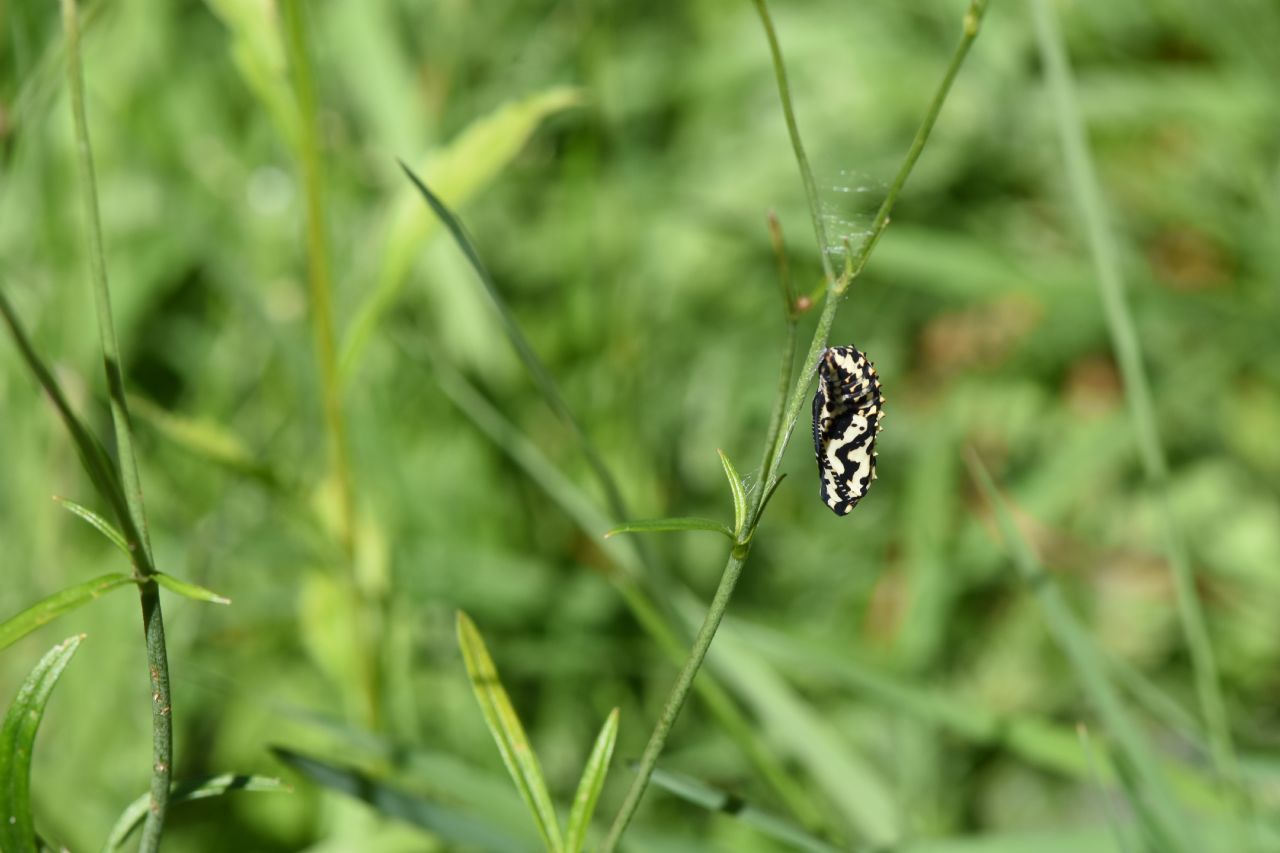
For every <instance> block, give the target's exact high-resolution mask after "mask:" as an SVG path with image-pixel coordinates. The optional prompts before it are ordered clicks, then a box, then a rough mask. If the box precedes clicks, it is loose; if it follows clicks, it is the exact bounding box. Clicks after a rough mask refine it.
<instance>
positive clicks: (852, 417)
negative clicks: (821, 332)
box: [813, 347, 884, 515]
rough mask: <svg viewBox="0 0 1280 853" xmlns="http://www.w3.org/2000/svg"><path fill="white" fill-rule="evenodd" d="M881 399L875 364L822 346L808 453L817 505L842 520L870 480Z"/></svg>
mask: <svg viewBox="0 0 1280 853" xmlns="http://www.w3.org/2000/svg"><path fill="white" fill-rule="evenodd" d="M883 417H884V398H883V397H882V396H881V394H880V378H879V377H878V376H876V368H875V365H874V364H872V363H871V362H870V361H868V360H867V357H866V356H865V355H863V354H862V353H861V352H859V351H858V350H857V348H856V347H828V348H827V349H826V350H825V351H824V352H823V353H822V358H821V359H820V360H819V361H818V391H817V393H816V394H814V395H813V450H814V453H815V454H816V455H817V457H818V479H819V480H820V481H821V484H822V500H823V502H824V503H826V505H827V506H829V507H831V511H832V512H834V513H835V514H836V515H848V514H849V513H851V512H853V508H854V507H855V506H857V505H858V501H860V500H862V498H863V496H865V495H866V493H867V490H868V489H870V488H871V481H872V480H874V479H875V478H876V435H877V434H878V433H879V432H880V420H881V418H883Z"/></svg>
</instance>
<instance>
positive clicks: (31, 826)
mask: <svg viewBox="0 0 1280 853" xmlns="http://www.w3.org/2000/svg"><path fill="white" fill-rule="evenodd" d="M82 639H84V635H83V634H80V635H77V636H75V637H69V638H67V639H66V640H63V641H62V642H61V643H59V644H58V645H56V646H54V647H53V648H52V649H50V650H49V652H48V653H47V654H46V655H45V656H44V657H42V658H41V659H40V662H39V663H37V664H36V665H35V668H34V669H32V670H31V674H30V675H28V676H27V680H26V681H24V682H22V686H21V687H19V688H18V695H17V696H15V697H14V699H13V702H12V703H11V704H10V705H9V711H8V713H7V714H5V718H4V725H3V726H0V850H13V851H19V850H35V849H36V829H35V822H34V819H33V817H32V814H31V750H32V747H33V746H34V745H35V740H36V730H37V729H38V728H39V727H40V720H41V718H43V717H44V707H45V703H46V702H48V701H49V694H50V693H51V692H53V686H54V685H55V684H57V683H58V678H59V676H61V675H62V670H63V669H65V668H66V666H67V663H68V662H69V661H70V660H71V656H72V655H74V654H75V652H76V649H77V648H78V647H79V646H80V641H81V640H82Z"/></svg>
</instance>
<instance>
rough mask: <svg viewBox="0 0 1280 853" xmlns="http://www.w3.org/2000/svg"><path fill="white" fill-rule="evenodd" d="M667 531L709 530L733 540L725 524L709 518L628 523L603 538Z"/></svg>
mask: <svg viewBox="0 0 1280 853" xmlns="http://www.w3.org/2000/svg"><path fill="white" fill-rule="evenodd" d="M669 530H711V531H714V532H716V533H723V534H724V535H725V536H727V537H729V538H730V539H732V538H733V531H732V530H730V529H729V526H728V525H727V524H725V523H724V522H721V521H715V520H714V519H710V518H654V519H647V520H644V521H628V522H627V523H625V524H619V525H618V526H617V527H615V528H613V529H612V530H610V531H609V532H608V533H606V534H605V535H604V538H605V539H608V538H609V537H611V536H617V535H618V534H619V533H660V532H664V531H669Z"/></svg>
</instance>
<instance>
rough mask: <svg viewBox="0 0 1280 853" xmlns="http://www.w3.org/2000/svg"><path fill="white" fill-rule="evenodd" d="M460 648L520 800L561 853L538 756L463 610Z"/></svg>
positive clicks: (561, 843)
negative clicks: (522, 799)
mask: <svg viewBox="0 0 1280 853" xmlns="http://www.w3.org/2000/svg"><path fill="white" fill-rule="evenodd" d="M458 645H459V646H461V648H462V657H463V660H464V661H465V662H466V665H467V675H468V676H470V678H471V688H472V690H474V691H475V694H476V701H478V702H479V703H480V710H481V711H482V712H483V713H484V721H485V723H486V724H488V726H489V731H490V733H492V734H493V739H494V742H495V743H497V745H498V751H499V752H500V753H501V754H502V760H503V762H504V763H505V764H506V765H507V770H508V771H509V772H510V773H511V778H512V779H513V780H514V781H515V783H516V788H517V789H518V790H519V791H520V796H521V797H523V798H524V801H525V804H526V805H527V806H528V807H529V813H530V814H531V815H532V816H533V821H534V823H535V824H536V825H537V827H538V834H539V835H541V836H542V841H543V843H544V844H545V845H546V847H547V850H549V851H552V853H561V851H563V850H564V841H563V840H562V838H561V835H560V824H559V822H558V820H557V819H556V812H555V807H554V806H553V805H552V804H551V795H550V794H549V793H548V792H547V783H546V780H545V779H544V778H543V775H542V767H541V766H540V765H539V764H538V757H537V756H536V755H534V752H533V747H532V746H530V745H529V738H528V737H527V736H526V735H525V732H524V726H522V725H521V724H520V718H519V717H518V716H517V715H516V711H515V708H513V707H512V705H511V699H510V697H508V696H507V691H506V690H505V689H503V687H502V681H501V680H500V679H499V677H498V670H497V667H495V666H494V664H493V658H491V657H490V656H489V650H488V649H487V648H485V644H484V639H483V638H481V636H480V631H479V630H478V629H477V628H476V626H475V623H474V622H472V621H471V618H470V617H469V616H467V614H465V613H463V612H462V611H461V610H459V611H458Z"/></svg>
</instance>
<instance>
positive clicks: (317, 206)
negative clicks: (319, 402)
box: [284, 0, 355, 555]
mask: <svg viewBox="0 0 1280 853" xmlns="http://www.w3.org/2000/svg"><path fill="white" fill-rule="evenodd" d="M302 14H303V13H302V9H301V7H300V4H299V0H287V2H286V3H285V4H284V19H285V30H286V32H285V35H286V39H285V42H286V45H287V50H288V55H289V67H290V69H291V71H292V72H293V85H294V90H295V95H296V97H297V99H298V112H299V114H300V117H301V125H302V126H301V129H300V132H299V134H298V139H297V146H298V151H297V155H298V158H299V160H300V161H301V166H302V186H303V193H304V196H305V198H306V205H307V285H308V296H309V298H310V306H311V333H312V337H313V338H314V340H315V348H316V361H317V362H318V363H319V366H320V383H321V393H322V394H323V397H324V419H325V427H326V430H327V432H328V436H329V462H330V465H331V466H332V470H333V475H334V478H335V479H336V481H337V486H338V500H339V501H340V502H341V507H340V508H341V523H342V525H343V527H342V530H341V536H342V545H343V548H344V549H346V551H347V552H348V555H350V553H351V552H352V543H353V537H354V535H355V501H354V498H353V497H352V487H351V469H350V465H349V463H348V461H347V440H346V421H345V419H344V417H343V414H342V392H341V387H342V386H341V383H340V382H339V380H338V358H337V349H336V347H335V346H334V331H333V296H332V294H333V284H332V279H331V276H330V273H329V241H328V237H327V234H326V230H325V221H324V181H323V180H322V178H321V170H320V141H319V139H318V130H317V127H316V98H315V87H314V84H313V83H312V75H311V56H310V54H309V52H308V51H307V40H306V27H305V25H304V22H303V19H302Z"/></svg>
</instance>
